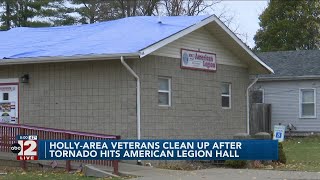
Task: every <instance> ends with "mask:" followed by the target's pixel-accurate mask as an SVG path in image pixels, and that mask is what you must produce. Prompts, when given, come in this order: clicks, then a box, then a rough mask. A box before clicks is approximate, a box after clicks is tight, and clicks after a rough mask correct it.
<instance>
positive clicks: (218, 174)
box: [120, 163, 320, 180]
mask: <svg viewBox="0 0 320 180" xmlns="http://www.w3.org/2000/svg"><path fill="white" fill-rule="evenodd" d="M120 170H125V171H123V172H125V173H128V174H132V175H136V176H139V177H137V178H135V179H134V180H197V179H199V180H200V179H201V180H203V179H213V180H215V179H217V180H220V179H228V180H229V179H230V180H232V179H237V180H248V179H249V180H250V179H276V180H279V179H293V180H297V179H314V180H318V179H320V172H300V171H275V170H255V169H225V168H213V169H204V170H196V171H177V170H166V169H159V168H153V167H144V166H137V165H132V164H126V163H120Z"/></svg>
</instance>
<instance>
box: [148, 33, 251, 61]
mask: <svg viewBox="0 0 320 180" xmlns="http://www.w3.org/2000/svg"><path fill="white" fill-rule="evenodd" d="M181 48H185V49H192V50H200V51H206V52H212V53H215V54H216V56H217V63H218V64H225V65H233V66H241V67H247V65H246V64H245V63H243V62H241V61H240V60H239V58H238V57H237V56H235V55H234V54H232V52H230V51H229V50H227V48H226V47H224V46H223V45H222V44H221V43H220V42H219V41H218V40H217V39H216V38H215V37H214V35H212V34H210V33H209V32H208V31H207V30H206V29H205V28H200V29H198V30H196V31H193V32H191V33H190V34H188V35H186V36H184V37H181V38H180V39H178V40H176V41H173V42H171V43H169V44H167V45H166V46H164V47H162V48H160V49H158V50H157V51H155V52H153V53H152V55H158V56H165V57H172V58H180V53H181Z"/></svg>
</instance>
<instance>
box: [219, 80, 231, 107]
mask: <svg viewBox="0 0 320 180" xmlns="http://www.w3.org/2000/svg"><path fill="white" fill-rule="evenodd" d="M221 84H228V85H229V94H228V95H226V94H222V92H221V107H222V109H231V104H232V98H231V94H232V91H231V83H229V82H222V83H221ZM222 97H229V107H223V106H222Z"/></svg>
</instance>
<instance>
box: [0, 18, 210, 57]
mask: <svg viewBox="0 0 320 180" xmlns="http://www.w3.org/2000/svg"><path fill="white" fill-rule="evenodd" d="M207 17H208V16H172V17H161V21H162V23H158V17H157V16H136V17H128V18H123V19H119V20H114V21H106V22H101V23H96V24H88V25H76V26H61V27H48V28H24V27H22V28H13V29H11V30H9V31H2V32H1V31H0V59H3V58H32V57H54V56H74V55H98V54H122V53H138V52H139V50H142V49H144V48H146V47H148V46H150V45H152V44H154V43H156V42H158V41H160V40H162V39H165V38H167V37H169V36H171V35H173V34H176V33H177V32H179V31H181V30H183V29H185V28H187V27H190V26H192V25H194V24H196V23H198V22H201V21H202V20H204V19H206V18H207Z"/></svg>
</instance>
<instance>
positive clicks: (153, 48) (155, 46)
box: [140, 14, 274, 74]
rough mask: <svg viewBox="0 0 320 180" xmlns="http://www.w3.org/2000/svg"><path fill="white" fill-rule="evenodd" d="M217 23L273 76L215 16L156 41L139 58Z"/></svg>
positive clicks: (269, 69) (272, 72) (141, 51)
mask: <svg viewBox="0 0 320 180" xmlns="http://www.w3.org/2000/svg"><path fill="white" fill-rule="evenodd" d="M214 21H215V22H217V24H218V25H219V26H220V27H221V28H222V29H223V30H224V31H225V32H227V34H228V35H229V36H230V37H231V38H232V39H233V40H234V41H235V42H236V43H237V44H238V45H239V46H240V47H241V48H242V49H244V50H245V51H246V52H247V53H248V54H249V55H250V56H251V57H252V58H253V59H254V60H256V61H257V62H258V63H259V64H260V65H261V66H262V67H263V68H264V69H266V70H267V71H268V72H270V73H271V74H274V71H273V69H272V68H271V67H269V66H268V65H266V64H265V63H264V62H263V61H262V60H261V59H260V58H259V57H258V56H257V55H255V54H254V53H253V52H252V51H251V50H250V49H249V48H248V47H247V45H245V44H244V43H243V42H242V41H241V40H240V39H239V38H238V37H237V36H236V35H235V34H234V33H233V32H232V31H231V30H230V29H229V28H228V27H227V26H226V25H225V24H224V23H223V22H222V21H221V20H220V19H219V18H218V17H217V16H216V15H214V14H213V15H211V16H209V17H207V18H205V19H203V20H202V21H201V22H199V23H196V24H193V25H191V26H189V27H187V28H185V29H183V30H181V31H179V32H177V33H175V34H173V35H171V36H169V37H167V38H165V39H162V40H160V41H158V42H157V43H154V44H152V45H150V46H148V47H146V48H144V49H141V50H140V54H141V55H140V57H141V58H142V57H144V56H146V55H148V54H150V53H152V52H154V51H156V50H158V49H159V48H161V47H163V46H165V45H167V44H169V43H171V42H173V41H175V40H177V39H179V38H181V37H183V36H185V35H187V34H189V33H191V32H192V31H195V30H197V29H199V28H201V27H203V26H205V25H207V24H209V23H210V22H214Z"/></svg>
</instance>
